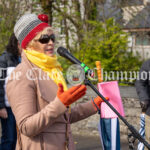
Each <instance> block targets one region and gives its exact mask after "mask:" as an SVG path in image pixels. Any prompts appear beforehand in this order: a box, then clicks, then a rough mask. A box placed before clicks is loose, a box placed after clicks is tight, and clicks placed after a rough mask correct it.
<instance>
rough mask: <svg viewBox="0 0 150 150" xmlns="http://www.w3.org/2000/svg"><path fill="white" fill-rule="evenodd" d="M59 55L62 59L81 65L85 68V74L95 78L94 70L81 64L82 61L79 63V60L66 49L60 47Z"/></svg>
mask: <svg viewBox="0 0 150 150" xmlns="http://www.w3.org/2000/svg"><path fill="white" fill-rule="evenodd" d="M57 53H58V54H59V55H60V56H62V57H64V58H66V59H68V60H69V61H71V62H72V63H74V64H78V65H80V66H81V67H82V68H83V70H84V72H85V74H88V75H89V76H90V77H93V76H94V74H93V70H91V69H90V68H89V67H88V66H86V65H85V64H84V63H82V62H80V61H79V60H78V59H77V58H75V57H74V56H73V55H71V53H69V52H68V50H67V49H66V48H64V47H59V48H58V49H57Z"/></svg>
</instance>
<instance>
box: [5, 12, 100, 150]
mask: <svg viewBox="0 0 150 150" xmlns="http://www.w3.org/2000/svg"><path fill="white" fill-rule="evenodd" d="M14 33H15V35H16V37H17V38H18V40H19V42H20V44H21V46H22V48H23V52H22V62H21V64H20V65H19V66H18V67H17V68H16V69H15V71H14V72H13V73H12V75H11V78H10V80H9V82H8V84H7V96H8V99H9V102H10V104H11V107H12V110H13V112H14V115H15V118H16V121H17V126H18V131H19V136H18V140H17V150H20V149H22V150H66V149H69V150H74V149H75V146H74V144H73V140H72V134H71V129H70V124H71V123H74V122H77V121H79V120H81V119H84V118H87V117H88V116H91V115H93V114H95V113H96V112H97V111H96V109H95V106H94V105H93V103H92V102H91V101H89V102H87V103H85V104H80V105H77V106H76V107H75V108H72V109H71V112H70V113H69V112H68V106H69V105H70V104H72V103H73V102H75V101H76V100H78V99H79V98H81V97H82V96H83V95H84V94H85V92H86V87H85V85H79V86H75V87H71V88H70V89H67V86H66V83H65V80H64V78H63V76H62V74H61V66H60V64H59V63H58V61H57V58H56V56H55V55H54V43H55V35H54V32H53V30H52V28H51V27H50V26H49V25H48V24H47V23H43V22H41V21H40V19H39V18H38V17H37V16H36V15H34V14H27V15H24V16H22V17H21V18H20V19H19V20H18V21H17V23H16V25H15V28H14ZM18 72H19V75H20V76H19V77H18V78H17V79H15V78H14V75H16V74H17V73H18ZM15 77H16V76H15ZM94 101H95V104H96V105H99V104H100V103H101V101H102V100H101V99H100V98H98V97H97V98H96V99H95V100H94ZM93 106H94V107H93Z"/></svg>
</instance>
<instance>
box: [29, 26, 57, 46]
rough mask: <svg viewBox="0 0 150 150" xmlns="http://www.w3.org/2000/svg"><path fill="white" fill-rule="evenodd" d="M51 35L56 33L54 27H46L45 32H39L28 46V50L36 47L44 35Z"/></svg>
mask: <svg viewBox="0 0 150 150" xmlns="http://www.w3.org/2000/svg"><path fill="white" fill-rule="evenodd" d="M50 33H54V30H53V28H52V27H46V28H45V29H44V30H42V31H41V32H39V33H38V34H37V35H36V36H35V37H34V39H32V40H31V41H30V42H29V43H28V45H27V48H31V47H34V45H36V42H35V41H37V40H39V38H40V36H41V35H43V34H50Z"/></svg>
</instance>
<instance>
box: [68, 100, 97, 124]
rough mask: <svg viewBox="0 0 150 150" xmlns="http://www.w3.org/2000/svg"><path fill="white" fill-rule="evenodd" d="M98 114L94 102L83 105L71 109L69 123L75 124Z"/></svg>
mask: <svg viewBox="0 0 150 150" xmlns="http://www.w3.org/2000/svg"><path fill="white" fill-rule="evenodd" d="M96 113H97V111H96V110H95V109H94V107H93V104H92V101H88V102H86V103H81V104H78V105H76V106H75V107H74V108H72V109H71V114H70V117H69V121H70V123H74V122H77V121H80V120H82V119H85V118H87V117H89V116H91V115H93V114H96Z"/></svg>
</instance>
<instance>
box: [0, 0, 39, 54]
mask: <svg viewBox="0 0 150 150" xmlns="http://www.w3.org/2000/svg"><path fill="white" fill-rule="evenodd" d="M36 8H37V6H36V7H35V2H33V1H31V0H22V1H19V0H7V1H6V0H0V33H1V34H0V54H1V53H2V52H3V51H4V50H5V46H6V45H7V43H8V40H9V37H10V35H11V34H12V33H13V28H14V25H15V22H16V20H17V19H18V18H19V17H20V16H21V15H22V14H24V13H25V12H27V11H29V12H33V11H35V10H36Z"/></svg>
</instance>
